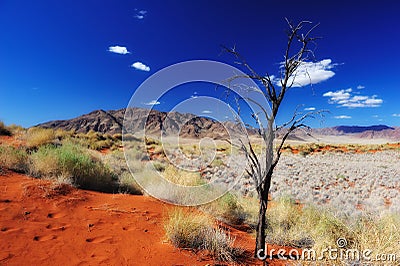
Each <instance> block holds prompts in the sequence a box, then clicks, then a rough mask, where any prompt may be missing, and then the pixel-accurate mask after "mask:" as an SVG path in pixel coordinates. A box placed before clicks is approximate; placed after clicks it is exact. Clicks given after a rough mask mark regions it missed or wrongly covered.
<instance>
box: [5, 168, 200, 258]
mask: <svg viewBox="0 0 400 266" xmlns="http://www.w3.org/2000/svg"><path fill="white" fill-rule="evenodd" d="M50 186H51V184H50V183H49V182H46V181H40V180H36V179H31V178H28V177H25V176H21V175H18V174H7V175H6V176H0V191H1V194H0V214H1V215H0V229H1V231H0V264H1V265H3V264H4V265H206V264H207V261H199V260H200V259H201V258H200V257H198V256H195V255H194V254H192V253H190V252H189V251H180V250H178V249H176V248H174V247H173V246H171V245H170V244H169V243H166V242H165V241H163V237H164V236H163V227H162V223H163V214H164V213H165V212H166V211H167V210H168V208H170V206H167V205H165V204H163V203H160V202H158V201H156V200H154V199H151V198H149V197H143V196H131V195H122V194H117V195H111V194H102V193H96V192H89V191H80V190H76V189H72V190H69V189H68V188H65V187H64V188H62V189H61V190H60V191H56V192H54V191H53V190H50ZM62 194H66V195H62Z"/></svg>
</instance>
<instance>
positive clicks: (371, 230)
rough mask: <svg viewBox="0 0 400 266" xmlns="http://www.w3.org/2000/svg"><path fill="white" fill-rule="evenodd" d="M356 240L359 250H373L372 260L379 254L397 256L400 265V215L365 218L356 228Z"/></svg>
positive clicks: (387, 214)
mask: <svg viewBox="0 0 400 266" xmlns="http://www.w3.org/2000/svg"><path fill="white" fill-rule="evenodd" d="M354 227H355V228H354V232H355V240H356V243H357V247H358V249H359V250H366V249H370V250H372V254H371V258H375V257H376V255H378V254H387V255H388V254H397V258H396V259H397V260H396V261H391V262H389V263H393V264H395V263H396V262H397V263H400V257H399V256H398V255H399V252H400V248H399V243H400V215H399V214H394V213H392V214H389V213H386V214H382V215H381V216H379V217H371V216H370V217H368V216H364V217H362V218H360V219H359V220H358V221H357V222H356V223H355V226H354Z"/></svg>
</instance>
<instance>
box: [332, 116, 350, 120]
mask: <svg viewBox="0 0 400 266" xmlns="http://www.w3.org/2000/svg"><path fill="white" fill-rule="evenodd" d="M334 117H335V118H336V119H350V118H351V116H348V115H337V116H334Z"/></svg>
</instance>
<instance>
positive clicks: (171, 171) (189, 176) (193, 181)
mask: <svg viewBox="0 0 400 266" xmlns="http://www.w3.org/2000/svg"><path fill="white" fill-rule="evenodd" d="M163 176H164V178H165V179H167V180H169V181H171V182H172V183H175V184H179V185H183V186H199V185H203V184H204V180H202V179H201V177H200V174H199V173H195V172H188V171H184V170H180V169H178V168H176V167H175V166H173V165H172V164H170V165H168V166H167V167H166V168H165V170H164V172H163Z"/></svg>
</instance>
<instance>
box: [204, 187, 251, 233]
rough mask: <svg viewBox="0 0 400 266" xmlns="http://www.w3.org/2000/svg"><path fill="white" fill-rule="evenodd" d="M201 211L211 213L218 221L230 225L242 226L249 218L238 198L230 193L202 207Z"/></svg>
mask: <svg viewBox="0 0 400 266" xmlns="http://www.w3.org/2000/svg"><path fill="white" fill-rule="evenodd" d="M200 209H201V210H203V211H205V212H207V213H209V214H210V215H212V216H213V217H215V218H216V219H217V220H220V221H222V222H224V223H227V224H230V225H240V224H242V223H243V222H244V221H245V219H246V216H247V213H246V212H245V210H244V208H243V207H242V205H241V204H240V203H239V201H238V198H237V197H236V196H235V195H233V194H232V193H230V192H228V193H226V194H224V195H223V196H222V197H220V198H219V199H217V200H214V201H212V202H210V203H208V204H205V205H203V206H201V207H200Z"/></svg>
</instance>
